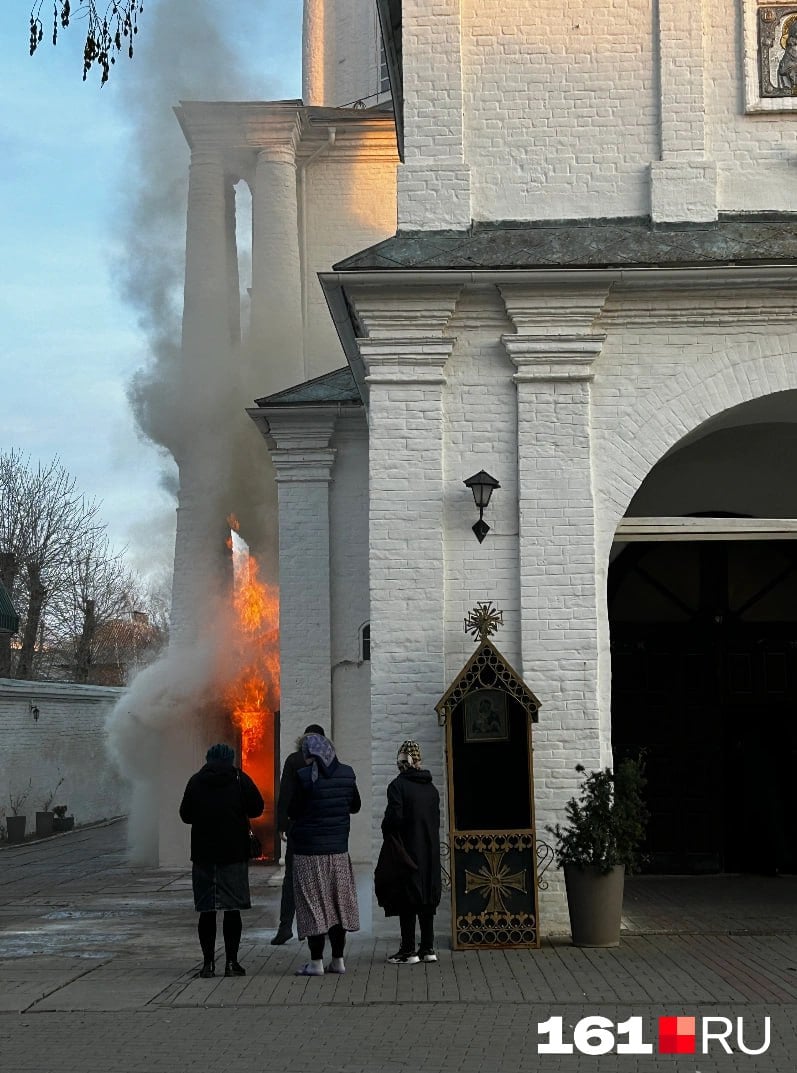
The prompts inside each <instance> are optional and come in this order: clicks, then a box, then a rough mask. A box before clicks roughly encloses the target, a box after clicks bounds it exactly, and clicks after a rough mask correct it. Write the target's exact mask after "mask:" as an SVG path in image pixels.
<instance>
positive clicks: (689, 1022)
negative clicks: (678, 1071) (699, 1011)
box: [659, 1017, 695, 1054]
mask: <svg viewBox="0 0 797 1073" xmlns="http://www.w3.org/2000/svg"><path fill="white" fill-rule="evenodd" d="M694 1053H695V1018H694V1017H660V1018H659V1054H694Z"/></svg>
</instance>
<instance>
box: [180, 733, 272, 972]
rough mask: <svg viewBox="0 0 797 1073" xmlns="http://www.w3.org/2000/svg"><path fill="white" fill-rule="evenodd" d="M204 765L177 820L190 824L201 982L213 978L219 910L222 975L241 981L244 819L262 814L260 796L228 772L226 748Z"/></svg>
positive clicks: (237, 773) (211, 753)
mask: <svg viewBox="0 0 797 1073" xmlns="http://www.w3.org/2000/svg"><path fill="white" fill-rule="evenodd" d="M205 759H206V760H207V763H206V764H205V766H204V767H203V768H201V769H200V770H199V771H198V772H197V773H196V774H195V775H192V776H191V778H190V779H189V780H188V785H187V786H186V788H185V793H184V794H183V800H182V804H181V805H180V819H181V820H182V821H183V823H190V824H191V860H192V862H193V868H192V870H191V879H192V883H193V888H194V908H195V909H196V911H197V912H198V913H199V921H198V925H197V931H198V932H199V943H200V946H201V947H202V957H203V959H204V964H203V965H202V968H201V970H200V972H199V975H200V976H202V977H203V978H207V977H210V976H215V975H216V965H215V957H216V910H218V909H222V910H223V911H224V921H223V925H222V931H223V935H224V956H225V960H226V964H225V968H224V975H225V976H245V975H246V970H245V969H244V968H243V967H242V966H241V965H239V963H238V947H239V946H240V943H241V931H242V923H241V912H240V911H241V909H251V907H252V903H251V901H250V897H249V818H250V817H254V816H259V815H260V814H261V813H262V811H263V798H262V797H261V795H260V791H259V790H258V788H257V787H256V786H255V784H254V783H253V782H252V780H251V779H250V778H249V776H248V775H247V774H245V773H244V772H243V771H241V770H240V769H239V768H236V767H233V760H235V753H234V751H233V750H232V749H231V748H230V746H229V745H212V746H211V747H210V748H209V749H208V751H207V755H206V757H205Z"/></svg>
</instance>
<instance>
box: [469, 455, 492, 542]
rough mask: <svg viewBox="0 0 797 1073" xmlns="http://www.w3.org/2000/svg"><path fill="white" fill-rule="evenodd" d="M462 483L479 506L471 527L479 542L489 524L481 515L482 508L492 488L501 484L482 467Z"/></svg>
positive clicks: (482, 538)
mask: <svg viewBox="0 0 797 1073" xmlns="http://www.w3.org/2000/svg"><path fill="white" fill-rule="evenodd" d="M462 483H463V484H464V485H465V486H466V487H467V488H470V490H471V492H473V501H474V503H475V504H476V506H477V507H478V508H479V520H478V522H476V523H475V525H473V527H472V528H473V532H474V533H475V534H476V539H477V540H478V542H479V543H480V544H481V542H482V541H483V540H484V538H485V537H486V536H487V534H488V533H489V532H490V526H489V525H488V524H487V522H486V521H485V520H484V517H483V515H484V508H485V507H486V506H487V504H488V503H489V502H490V496H491V495H492V494H493V490H494V489H495V488H500V487H501V485H500V484H499V483H498V481H497V480H496V479H495V477H491V476H490V474H489V473H485V472H484V470H483V469H480V470H479V472H478V473H474V474H473V476H472V477H468V479H467V480H466V481H463V482H462Z"/></svg>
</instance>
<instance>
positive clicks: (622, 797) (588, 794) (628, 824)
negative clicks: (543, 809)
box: [546, 758, 649, 946]
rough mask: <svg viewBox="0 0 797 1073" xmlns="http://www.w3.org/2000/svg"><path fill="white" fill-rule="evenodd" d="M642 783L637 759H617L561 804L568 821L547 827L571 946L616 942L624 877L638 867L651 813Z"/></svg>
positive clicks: (587, 778)
mask: <svg viewBox="0 0 797 1073" xmlns="http://www.w3.org/2000/svg"><path fill="white" fill-rule="evenodd" d="M585 770H586V769H585V768H584V767H583V766H582V765H581V764H579V765H578V766H577V767H576V771H578V772H579V773H584V772H585ZM646 781H647V780H646V779H645V776H644V763H643V761H642V759H641V758H639V759H625V760H621V761H620V762H619V763H618V764H617V765H616V766H615V769H614V771H612V769H611V768H605V769H604V770H603V771H592V772H590V773H589V774H588V775H586V777H585V778H584V782H583V784H582V787H581V792H580V793H579V795H578V796H577V797H572V798H571V799H570V800H569V801H568V803H567V805H566V806H565V814H566V816H567V822H566V823H565V824H564V825H560V824H558V823H557V824H556V825H555V826H554V827H550V826H549V827H547V828H546V830H547V831H549V832H550V833H551V834H552V835H553V836H554V838H555V844H554V853H555V855H556V863H557V864H558V865H559V867H560V868H562V869H563V871H564V874H565V887H566V888H567V906H568V910H569V912H570V930H571V933H572V936H573V943H574V945H575V946H618V945H619V943H620V918H621V914H622V908H623V887H624V883H625V874H626V872H629V873H630V872H633V871H635V870H636V868H637V867H638V864H639V846H640V843H641V842H642V840H643V839H644V837H645V825H646V824H647V820H648V815H649V814H648V810H647V808H646V806H645V802H644V799H643V797H642V790H643V788H644V786H645V783H646Z"/></svg>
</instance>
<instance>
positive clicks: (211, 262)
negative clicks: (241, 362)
mask: <svg viewBox="0 0 797 1073" xmlns="http://www.w3.org/2000/svg"><path fill="white" fill-rule="evenodd" d="M231 199H232V182H231V180H230V178H229V176H228V175H227V173H226V171H225V165H224V158H223V154H222V153H221V152H220V151H218V150H214V149H207V148H199V149H194V151H193V152H192V154H191V167H190V172H189V182H188V220H187V234H186V269H185V299H184V306H183V333H182V354H181V360H182V362H183V365H184V371H183V375H182V378H181V384H182V385H183V386H184V392H185V397H184V410H183V419H182V420H177V421H176V422H175V423H174V427H173V428H171V429H166V430H164V431H165V434H166V435H168V436H171V437H172V438H173V440H172V448H171V449H172V453H173V454H174V457H175V460H176V461H177V464H178V466H179V468H180V489H179V493H178V509H177V536H176V540H175V563H174V585H173V589H172V642H173V643H178V644H179V643H187V644H193V643H194V641H195V640H196V637H197V633H198V630H199V628H200V620H201V619H202V617H203V615H204V614H206V609H207V606H208V602H209V601H210V600H212V598H213V597H214V596H216V595H218V593H219V592H220V587H221V586H222V585H223V583H224V582H225V581H226V579H227V572H226V570H225V569H224V567H225V564H226V556H225V554H224V539H225V535H226V530H225V525H224V513H225V512H223V511H221V510H219V507H218V502H217V499H216V497H214V496H212V495H208V487H207V486H208V481H210V480H213V481H214V482H215V483H216V485H217V486H220V487H224V482H226V481H227V474H226V472H225V470H224V462H223V460H221V459H220V458H218V457H217V452H216V449H215V445H214V444H213V443H212V442H210V441H208V440H205V441H202V440H201V438H197V437H196V435H195V434H194V433H193V432H192V428H193V427H195V425H194V423H195V422H196V421H197V420H199V419H200V418H201V417H202V416H203V415H205V416H207V415H208V409H207V406H208V403H207V400H208V399H213V400H214V404H215V405H219V404H220V403H223V402H224V400H225V399H229V398H230V397H233V398H234V397H235V394H236V385H237V383H238V375H239V372H238V369H237V368H236V367H235V365H234V364H233V363H232V362H231V356H232V355H233V353H234V352H235V351H234V348H235V345H236V344H237V342H238V339H237V337H236V334H235V333H236V330H237V327H238V324H239V321H238V316H237V313H238V307H237V295H236V296H235V298H236V304H233V303H232V300H231V291H230V276H231V259H232V260H233V261H234V257H235V220H234V212H233V209H232V205H231ZM235 278H237V269H236V272H235ZM200 385H201V387H200ZM195 392H196V395H194V393H195ZM187 414H190V415H191V417H190V418H188V417H187V416H185V415H187Z"/></svg>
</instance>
